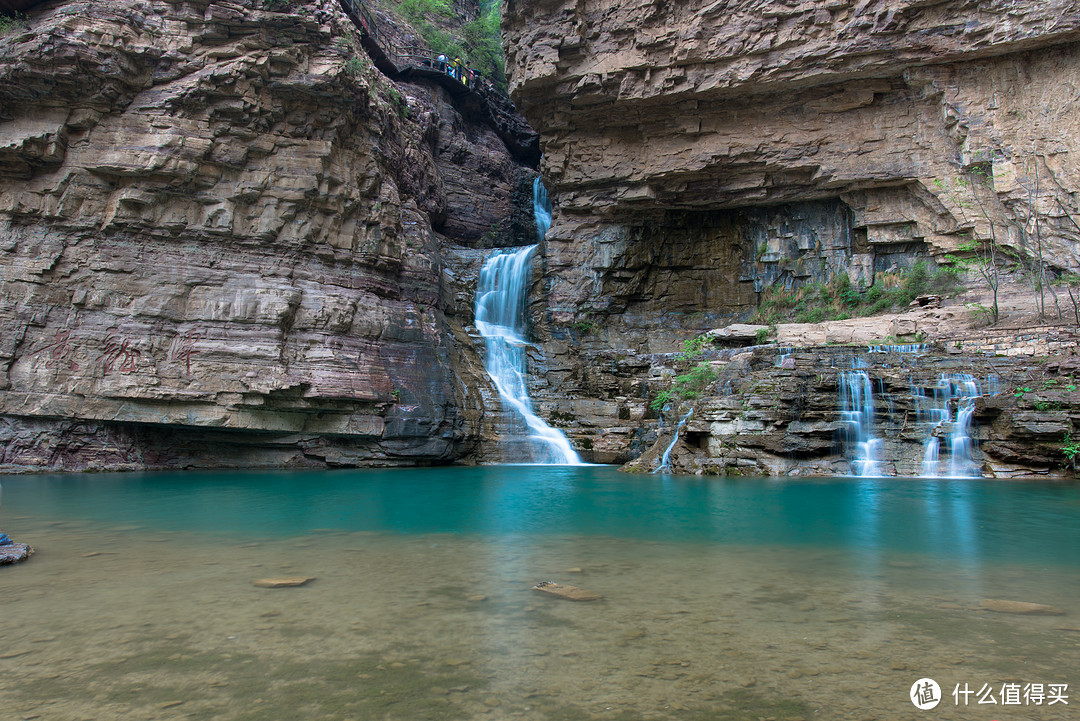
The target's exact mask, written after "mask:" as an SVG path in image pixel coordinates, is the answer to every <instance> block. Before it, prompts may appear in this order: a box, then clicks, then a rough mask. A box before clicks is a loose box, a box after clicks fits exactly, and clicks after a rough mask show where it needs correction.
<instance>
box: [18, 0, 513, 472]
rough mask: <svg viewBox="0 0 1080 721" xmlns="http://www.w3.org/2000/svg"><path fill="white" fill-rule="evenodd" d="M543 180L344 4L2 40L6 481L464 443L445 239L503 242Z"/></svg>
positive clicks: (128, 16) (44, 14) (395, 459)
mask: <svg viewBox="0 0 1080 721" xmlns="http://www.w3.org/2000/svg"><path fill="white" fill-rule="evenodd" d="M525 176H527V177H525ZM530 180H531V175H530V174H529V171H528V169H527V168H524V167H523V166H522V165H521V164H520V162H518V161H517V160H515V158H514V156H513V153H511V151H510V150H508V148H507V147H506V146H505V144H504V143H503V142H502V141H501V140H500V138H499V136H498V134H497V133H496V132H495V130H494V129H493V128H491V127H486V126H477V125H476V124H474V123H471V122H469V121H468V120H466V119H464V118H463V117H462V115H461V114H460V113H459V112H458V111H457V109H456V108H455V107H454V105H453V102H452V99H451V98H450V97H449V95H448V94H447V93H446V91H445V90H444V89H442V88H440V87H439V86H437V85H433V84H427V85H425V84H423V83H417V84H408V83H398V84H393V83H391V82H390V81H389V80H387V79H386V78H385V77H383V76H382V75H380V73H379V72H378V71H377V70H375V69H374V68H373V67H372V66H371V63H370V61H369V60H368V59H367V58H366V56H365V55H364V54H363V51H362V50H361V49H360V46H359V44H358V42H357V41H356V37H355V33H354V31H353V29H352V26H351V25H350V24H349V21H348V20H347V18H346V17H345V16H344V15H343V14H342V12H341V9H340V7H339V6H338V4H337V2H334V1H333V0H323V1H321V2H317V3H305V4H304V5H303V6H302V7H301V5H300V4H298V3H273V4H269V3H263V2H257V1H255V0H251V1H246V2H245V1H239V2H212V3H211V2H205V1H202V0H195V1H191V2H189V1H185V2H179V1H175V2H174V1H172V0H153V1H146V2H143V1H132V2H119V3H100V2H89V1H88V0H72V1H71V2H66V3H55V2H54V3H47V4H44V5H41V6H38V7H37V8H34V9H33V10H32V11H31V12H30V14H29V22H28V24H27V26H26V27H25V28H23V29H20V31H18V32H14V33H10V34H7V35H5V36H3V37H0V295H2V297H3V298H4V300H5V302H4V303H3V304H2V305H0V338H2V340H0V423H2V424H3V427H4V433H3V435H2V441H3V457H2V464H3V467H4V468H6V469H46V468H63V469H81V468H98V469H104V468H144V467H188V466H207V465H210V466H213V465H258V466H274V465H356V464H383V465H388V464H399V463H430V462H446V461H452V460H455V459H460V458H462V457H464V456H466V455H467V454H469V453H471V452H472V451H473V450H475V446H476V442H477V438H478V437H479V434H480V432H481V427H482V425H483V418H482V417H483V406H482V399H481V393H480V392H478V391H477V389H478V388H482V387H484V386H485V384H486V383H487V379H486V376H485V375H484V373H483V370H482V365H481V363H480V359H479V356H478V355H477V352H476V349H475V347H474V345H473V342H472V340H471V339H470V338H469V337H468V335H467V334H466V333H465V331H464V324H465V323H467V322H469V320H470V319H469V318H467V317H465V316H463V315H461V314H460V312H459V311H461V309H460V308H458V307H456V305H455V304H454V302H453V298H452V294H451V293H450V291H449V290H448V286H447V275H446V269H445V267H444V263H443V260H442V251H441V249H440V244H442V245H449V244H451V243H455V242H460V243H467V244H470V243H471V244H477V243H482V242H483V239H484V238H485V236H487V241H486V242H488V243H496V242H497V241H498V240H499V238H496V237H495V236H496V235H499V234H502V236H506V235H507V234H508V233H510V232H511V230H510V229H509V226H507V227H500V226H499V223H500V222H501V221H502V220H503V219H506V218H508V217H510V216H511V215H512V213H511V205H512V195H513V193H514V192H515V188H516V187H517V186H519V185H520V186H527V185H528V183H529V181H530ZM481 189H482V192H481ZM466 199H467V200H468V202H464V201H465V200H466ZM518 232H519V233H520V232H524V231H522V230H520V229H519V231H518ZM529 232H532V231H531V229H529Z"/></svg>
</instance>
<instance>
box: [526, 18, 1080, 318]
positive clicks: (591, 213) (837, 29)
mask: <svg viewBox="0 0 1080 721" xmlns="http://www.w3.org/2000/svg"><path fill="white" fill-rule="evenodd" d="M505 25H506V28H505V29H506V35H507V48H508V54H509V66H510V68H511V70H512V77H513V80H512V88H513V97H514V98H515V101H516V102H517V103H518V106H519V108H520V109H521V110H522V112H523V113H524V114H525V115H526V117H528V118H529V120H530V122H531V123H532V124H533V126H534V127H536V128H537V129H538V130H539V131H540V133H541V136H542V138H543V150H544V165H543V171H544V173H545V177H546V178H548V179H549V182H550V183H551V185H552V186H553V187H552V191H553V196H554V197H555V198H556V199H557V208H558V210H557V214H556V222H555V225H554V227H553V228H552V231H551V234H550V235H549V246H548V262H549V269H550V270H551V271H552V273H553V274H554V276H555V279H554V280H553V281H552V283H551V285H550V289H549V293H550V297H551V301H552V304H553V305H554V306H555V308H556V314H555V318H556V319H557V320H558V319H561V320H569V319H572V318H574V317H575V314H576V313H577V312H578V308H579V307H581V308H582V309H583V310H586V311H591V312H594V313H596V312H604V310H605V308H604V303H605V302H606V301H603V300H600V297H601V295H604V296H606V297H607V298H612V299H613V300H614V301H615V306H616V307H618V305H619V303H620V301H621V300H622V299H624V298H625V299H627V300H630V299H632V300H633V301H635V302H638V303H643V304H645V305H647V306H648V308H649V309H650V311H651V312H652V313H655V314H660V313H663V312H665V310H666V307H665V306H666V304H667V303H668V301H669V298H674V299H675V300H676V301H678V300H680V296H681V295H683V294H684V293H682V292H681V291H678V290H672V289H671V288H670V287H669V286H670V284H668V283H667V282H666V279H665V277H664V272H665V269H667V268H691V269H698V270H700V269H701V266H702V265H703V264H702V263H701V261H700V259H698V258H695V257H694V256H693V254H689V253H687V252H686V251H684V250H682V249H681V248H680V246H679V244H680V242H682V241H683V240H684V239H686V238H687V236H688V235H691V236H694V237H693V238H692V240H693V242H694V244H695V245H698V246H699V245H700V244H701V242H703V241H704V242H710V241H713V240H715V242H712V245H713V246H714V247H713V248H711V249H710V250H711V252H709V257H710V258H712V259H715V260H714V262H713V263H711V264H709V265H710V266H711V269H712V270H713V272H714V273H725V274H726V275H727V276H728V277H735V278H736V279H737V285H738V286H740V289H739V290H729V291H728V292H727V295H723V294H716V295H712V294H710V295H709V297H707V298H704V299H703V300H704V303H703V304H700V305H703V306H707V309H708V310H711V311H713V312H722V311H724V310H729V311H730V310H735V311H737V310H739V309H745V308H746V307H747V306H748V305H749V302H748V301H749V299H751V298H752V297H753V293H754V291H760V290H761V288H762V287H764V286H767V285H768V284H770V283H773V282H776V281H777V280H778V279H780V280H781V281H782V282H784V283H787V284H796V285H797V284H798V283H800V282H805V281H806V280H810V279H814V280H820V279H824V278H827V277H829V276H830V275H832V274H834V273H836V272H838V271H839V270H844V271H846V272H848V273H849V275H850V276H852V279H853V280H858V279H862V280H864V281H866V282H867V284H869V283H871V282H872V281H873V277H874V273H875V272H876V271H881V270H885V269H887V268H889V267H891V266H893V265H898V267H903V265H902V263H903V262H905V261H904V259H905V258H907V259H909V260H908V261H907V262H909V263H910V262H911V260H910V259H913V258H917V257H920V256H927V255H929V256H939V255H941V254H943V253H946V252H948V251H952V250H955V249H956V248H957V247H958V246H960V245H962V244H963V243H964V242H967V241H969V240H971V239H980V240H989V239H990V238H991V237H994V238H996V240H997V242H999V243H1003V244H1007V245H1009V246H1010V247H1012V248H1015V249H1017V250H1031V249H1033V248H1034V247H1035V246H1036V245H1040V244H1041V247H1042V251H1043V254H1044V257H1046V258H1049V259H1050V260H1049V261H1048V262H1049V263H1050V264H1051V265H1053V266H1055V267H1058V268H1068V267H1075V266H1077V265H1078V261H1080V255H1078V252H1077V239H1078V237H1080V235H1078V233H1080V227H1078V226H1077V224H1076V222H1075V219H1076V218H1077V216H1078V206H1077V201H1076V199H1075V197H1074V193H1075V191H1076V190H1077V189H1078V188H1080V168H1078V166H1077V157H1078V153H1080V147H1078V143H1080V140H1078V138H1080V114H1078V113H1077V112H1076V110H1075V104H1074V103H1073V102H1072V100H1071V98H1073V96H1074V95H1075V87H1076V82H1077V79H1078V78H1080V45H1078V44H1077V41H1078V39H1080V4H1078V3H1076V2H1075V1H1074V0H1056V1H1055V2H1049V3H1047V2H1034V1H1030V2H1011V1H1010V2H993V3H974V2H968V1H965V0H952V1H948V2H934V3H927V2H921V1H918V2H917V1H914V0H871V1H869V2H867V1H861V2H856V1H855V0H836V1H835V2H829V3H818V2H797V1H796V0H790V1H788V2H772V1H769V2H765V1H763V0H721V1H720V2H705V1H704V0H680V1H678V2H673V3H664V4H660V5H658V4H656V3H652V2H644V1H640V0H621V1H615V2H604V3H589V4H585V3H575V2H560V1H555V2H552V1H550V0H548V1H546V2H539V3H522V2H511V3H509V4H508V12H507V16H506V23H505ZM807 203H820V204H824V205H823V206H822V207H832V208H834V209H836V210H835V211H834V212H833V213H828V212H818V211H813V210H810V209H809V208H808V206H807ZM762 206H768V207H769V208H770V209H771V210H770V211H769V213H770V214H771V215H772V218H773V220H772V222H771V225H772V226H773V227H774V228H775V230H776V232H771V233H769V236H770V237H769V238H768V239H766V240H764V242H762V239H761V238H760V237H759V236H760V233H758V232H757V231H755V230H754V228H755V227H759V226H760V225H761V223H762V222H763V219H762V216H761V213H762V211H759V210H755V209H756V208H760V207H762ZM836 212H841V213H842V217H840V218H839V220H840V222H837V220H838V218H837V217H836V216H835V213H836ZM1036 219H1037V221H1038V222H1036ZM764 222H766V224H770V222H769V221H764ZM667 228H671V230H670V232H668V231H666V230H665V229H667ZM688 231H689V232H688ZM643 235H648V236H649V237H648V239H647V242H645V243H644V244H642V243H641V242H639V240H640V239H641V238H642V236H643ZM664 236H667V238H668V239H669V242H665V241H664ZM658 246H661V247H663V248H664V249H665V250H656V248H657V247H658ZM643 247H644V248H647V251H643V250H642V248H643ZM668 247H670V248H671V250H670V251H668V250H666V249H667V248H668ZM1032 252H1034V251H1032ZM721 268H722V270H721ZM627 275H632V276H634V283H633V284H632V285H631V286H629V287H630V290H629V291H628V292H626V293H623V292H621V291H620V287H621V286H622V285H623V284H624V283H625V280H624V279H625V278H626V276H627ZM639 279H641V280H642V282H643V283H644V286H645V287H644V289H642V288H640V286H641V285H642V282H639ZM689 283H691V284H694V285H695V286H696V285H698V284H699V281H698V279H697V278H691V279H689ZM598 291H602V292H598ZM598 304H599V305H598ZM705 309H706V308H705V307H702V310H705ZM680 312H682V310H681V309H680Z"/></svg>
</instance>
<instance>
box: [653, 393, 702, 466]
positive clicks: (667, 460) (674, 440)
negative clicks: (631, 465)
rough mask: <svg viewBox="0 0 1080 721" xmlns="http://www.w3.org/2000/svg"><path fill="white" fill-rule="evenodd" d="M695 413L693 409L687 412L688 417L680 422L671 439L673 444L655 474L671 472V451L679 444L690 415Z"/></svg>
mask: <svg viewBox="0 0 1080 721" xmlns="http://www.w3.org/2000/svg"><path fill="white" fill-rule="evenodd" d="M693 412H694V409H693V408H691V409H690V410H689V411H687V413H686V415H685V416H683V417H682V419H681V420H680V421H679V425H677V426H675V437H674V438H672V439H671V443H669V444H668V447H667V448H665V449H664V455H663V456H661V457H660V465H659V466H657V467H656V470H654V471H653V473H664V472H665V471H670V470H671V449H673V448H674V447H675V444H676V443H678V442H679V431H681V430H682V429H683V426H685V425H686V421H688V420H689V419H690V414H691V413H693Z"/></svg>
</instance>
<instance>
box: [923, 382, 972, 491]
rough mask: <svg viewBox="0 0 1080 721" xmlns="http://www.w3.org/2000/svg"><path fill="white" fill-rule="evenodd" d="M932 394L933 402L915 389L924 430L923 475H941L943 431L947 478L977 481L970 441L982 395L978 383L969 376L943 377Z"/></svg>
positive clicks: (935, 476)
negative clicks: (946, 457) (954, 413)
mask: <svg viewBox="0 0 1080 721" xmlns="http://www.w3.org/2000/svg"><path fill="white" fill-rule="evenodd" d="M933 391H934V395H933V397H932V398H931V397H929V396H927V395H926V394H925V393H924V392H923V390H922V389H921V388H915V387H912V395H913V396H914V399H915V404H916V407H917V411H916V420H917V422H918V423H920V424H922V425H923V426H924V428H925V431H924V435H925V437H926V440H925V441H924V442H923V463H922V475H923V476H925V477H928V478H937V477H939V476H940V475H941V472H940V469H939V454H940V449H941V437H942V436H944V435H945V434H944V433H943V431H945V430H948V438H949V444H948V449H949V470H948V477H950V478H977V477H978V476H979V471H978V468H977V467H976V465H975V461H974V460H972V457H971V452H972V449H973V447H974V443H973V442H972V440H971V422H972V417H973V416H974V415H975V399H976V398H978V397H979V396H980V395H982V393H981V392H980V391H979V384H978V381H976V380H975V378H974V376H972V375H970V374H967V373H951V374H944V373H943V374H941V376H940V377H939V378H938V380H937V383H936V384H935V385H934V388H933ZM925 406H929V407H925ZM954 409H955V412H956V415H955V417H954V416H953V411H954ZM924 418H925V420H924Z"/></svg>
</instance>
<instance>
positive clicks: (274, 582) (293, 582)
mask: <svg viewBox="0 0 1080 721" xmlns="http://www.w3.org/2000/svg"><path fill="white" fill-rule="evenodd" d="M314 580H315V577H314V576H281V577H279V578H259V579H256V580H255V581H253V583H254V584H255V585H256V586H258V587H259V588H292V587H294V586H303V585H304V584H306V583H308V582H309V581H314Z"/></svg>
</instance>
